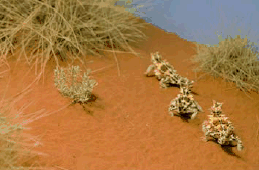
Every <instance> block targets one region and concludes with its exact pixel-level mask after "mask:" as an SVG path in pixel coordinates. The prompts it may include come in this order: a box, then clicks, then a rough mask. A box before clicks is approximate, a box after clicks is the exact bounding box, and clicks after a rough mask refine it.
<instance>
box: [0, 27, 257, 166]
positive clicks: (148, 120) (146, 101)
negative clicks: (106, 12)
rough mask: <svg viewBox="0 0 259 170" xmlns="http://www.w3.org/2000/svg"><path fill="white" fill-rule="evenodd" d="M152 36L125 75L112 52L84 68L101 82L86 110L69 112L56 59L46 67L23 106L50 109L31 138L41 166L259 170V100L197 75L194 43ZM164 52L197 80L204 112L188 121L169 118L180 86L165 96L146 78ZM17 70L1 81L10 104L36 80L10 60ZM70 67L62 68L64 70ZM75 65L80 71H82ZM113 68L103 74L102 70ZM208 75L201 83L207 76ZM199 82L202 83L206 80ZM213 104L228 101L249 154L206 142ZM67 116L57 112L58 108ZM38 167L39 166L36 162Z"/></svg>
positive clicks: (123, 57) (125, 59)
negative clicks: (57, 76)
mask: <svg viewBox="0 0 259 170" xmlns="http://www.w3.org/2000/svg"><path fill="white" fill-rule="evenodd" d="M145 33H146V35H147V36H148V37H149V38H148V40H147V41H145V42H142V43H141V44H140V45H139V46H138V47H134V50H136V51H137V52H138V53H140V57H136V56H134V55H133V54H128V53H118V54H117V58H118V61H119V66H120V76H118V69H117V66H116V62H115V60H114V56H113V53H110V52H106V53H105V54H106V55H105V56H103V57H96V56H85V59H84V60H85V61H86V62H87V63H86V64H85V65H84V66H83V65H82V64H80V63H79V62H75V64H79V65H80V66H81V68H91V69H92V71H93V73H92V74H91V76H92V78H93V79H95V80H96V81H97V82H98V86H96V87H95V88H94V90H93V94H94V95H95V96H96V99H95V101H93V102H90V103H88V104H87V105H86V106H85V108H83V107H82V106H81V105H80V104H75V105H70V106H68V107H65V106H67V105H69V103H70V99H69V98H65V97H62V95H61V94H60V93H59V92H58V91H57V89H56V88H55V85H54V74H53V69H54V68H55V63H54V60H50V61H49V63H48V64H47V67H46V69H45V74H44V77H45V78H44V83H43V81H42V80H41V81H40V82H39V83H38V84H37V83H34V84H33V85H32V91H31V92H30V93H29V94H26V95H25V96H24V98H23V100H22V101H20V102H18V103H17V105H16V107H17V108H20V107H22V106H23V105H24V104H27V103H29V102H33V104H32V105H31V106H29V107H28V108H26V109H25V110H24V112H25V114H29V113H33V112H35V111H37V110H40V109H45V111H46V113H52V112H54V113H53V114H50V115H49V116H46V117H43V118H41V119H39V120H36V121H35V122H33V123H31V124H30V127H31V129H30V130H29V133H30V134H32V135H36V136H39V135H42V138H41V143H42V145H39V146H38V147H36V148H35V150H36V151H40V152H44V153H46V154H47V155H48V156H39V157H37V158H35V160H34V161H38V162H47V164H48V165H51V166H54V167H56V168H57V169H61V168H59V167H62V168H64V169H68V170H184V169H188V170H219V169H220V170H230V169H232V170H256V169H259V154H258V153H259V144H258V138H257V134H258V127H259V122H258V120H257V117H258V118H259V95H258V94H257V93H255V92H251V93H249V96H250V97H251V98H249V97H248V96H247V95H246V94H245V93H244V92H242V91H240V90H239V89H237V88H236V87H235V86H234V84H233V83H229V82H228V83H227V82H225V81H224V80H223V79H221V78H213V77H211V76H209V75H204V76H202V75H203V73H198V74H195V73H194V72H193V71H192V69H193V68H194V67H195V65H194V64H192V63H191V62H190V61H189V59H190V58H191V57H193V55H195V50H194V49H193V47H194V44H193V43H192V42H188V41H186V40H183V39H181V38H179V37H178V36H177V35H175V34H171V33H167V32H165V31H163V30H161V29H159V28H156V27H154V26H152V25H149V26H148V27H147V28H146V29H145ZM156 51H159V52H160V54H161V55H162V56H163V57H164V58H165V59H167V61H169V62H170V63H171V64H172V65H173V66H174V67H175V69H176V70H177V71H178V73H179V74H181V75H182V76H185V77H187V78H188V79H190V80H194V81H195V84H194V88H193V91H194V92H195V93H197V94H195V95H194V99H195V100H197V101H198V103H199V104H200V105H201V107H202V108H203V110H204V111H205V112H204V113H199V114H198V116H197V117H196V119H194V120H190V121H189V122H184V121H182V120H181V119H180V118H179V117H171V116H170V115H169V114H168V111H167V110H168V107H169V104H170V101H171V100H172V99H174V98H175V97H176V96H177V94H178V93H179V89H178V88H177V87H170V88H168V89H161V88H160V87H159V81H158V80H157V79H156V78H155V77H145V76H144V74H143V73H144V72H145V71H146V69H147V67H148V65H149V64H151V61H150V53H153V52H156ZM9 63H10V66H11V68H12V69H11V71H10V73H8V76H6V77H3V78H1V79H0V84H1V87H4V88H2V89H1V91H0V95H1V96H2V95H3V93H4V91H5V87H6V84H7V82H8V81H9V79H8V78H9V76H10V77H11V79H10V83H9V85H8V90H7V91H6V98H8V97H10V96H12V95H15V94H17V93H19V92H21V91H22V90H23V89H24V88H26V87H27V86H28V85H29V84H31V83H32V80H33V78H35V77H36V76H35V73H34V72H35V71H34V69H32V70H31V71H30V72H29V73H28V74H27V75H26V73H27V72H28V69H29V66H28V65H27V64H25V62H19V63H17V65H16V67H15V64H16V61H15V56H14V58H11V59H9ZM62 64H63V65H65V64H64V63H61V65H62ZM75 64H74V65H75ZM105 66H107V68H104V69H103V70H99V71H98V69H101V68H103V67H105ZM200 76H202V77H200ZM199 77H200V78H199ZM212 100H216V101H218V102H223V103H224V104H223V111H224V114H226V115H227V116H228V117H229V118H230V120H231V121H232V122H233V124H234V127H235V131H236V133H237V135H238V136H240V138H241V139H242V141H243V144H244V147H245V149H244V150H243V151H240V152H239V151H237V149H236V148H235V147H233V148H231V147H230V148H229V147H221V146H220V145H218V144H216V143H215V142H213V141H209V142H204V141H202V139H201V137H203V135H204V134H203V132H202V130H201V124H202V122H203V121H204V120H205V119H207V115H208V114H209V110H208V109H209V108H210V107H211V106H212ZM62 107H65V108H64V109H62V110H60V111H58V112H55V111H57V110H58V109H60V108H62ZM31 161H32V160H31Z"/></svg>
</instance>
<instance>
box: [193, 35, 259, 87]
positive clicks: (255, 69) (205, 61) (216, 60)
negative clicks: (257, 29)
mask: <svg viewBox="0 0 259 170" xmlns="http://www.w3.org/2000/svg"><path fill="white" fill-rule="evenodd" d="M196 47H197V48H196V49H197V55H196V57H194V58H193V59H192V61H193V62H196V63H199V66H198V67H197V68H195V69H194V71H204V72H206V73H209V74H211V75H213V76H215V77H223V78H224V79H225V80H227V81H232V82H235V83H236V86H237V87H238V88H240V89H241V90H242V91H250V90H252V91H256V92H258V90H259V61H258V59H257V55H258V53H255V52H253V51H252V50H251V48H247V38H245V39H241V38H240V36H237V38H235V39H233V38H231V37H230V38H227V39H225V40H223V41H222V42H220V43H219V46H218V47H217V46H214V47H205V46H202V45H197V46H196Z"/></svg>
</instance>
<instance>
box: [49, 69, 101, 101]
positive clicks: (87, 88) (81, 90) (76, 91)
mask: <svg viewBox="0 0 259 170" xmlns="http://www.w3.org/2000/svg"><path fill="white" fill-rule="evenodd" d="M80 72H81V69H80V68H79V66H70V67H69V68H67V69H63V68H61V69H59V68H58V67H56V69H55V70H54V76H55V79H54V82H55V86H56V87H57V88H58V90H59V92H61V93H62V94H63V95H64V96H66V97H70V98H71V99H72V100H73V103H85V102H87V101H88V100H89V99H90V97H91V94H92V90H93V88H94V86H96V85H97V82H96V81H95V80H91V79H89V76H88V75H89V73H90V72H91V70H87V72H85V73H84V74H83V76H81V75H80Z"/></svg>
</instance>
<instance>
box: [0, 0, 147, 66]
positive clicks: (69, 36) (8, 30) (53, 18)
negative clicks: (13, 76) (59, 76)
mask: <svg viewBox="0 0 259 170" xmlns="http://www.w3.org/2000/svg"><path fill="white" fill-rule="evenodd" d="M115 2H116V0H106V1H105V0H102V1H101V0H1V1H0V55H1V56H2V55H4V54H8V53H10V52H11V54H13V53H14V51H15V50H16V49H19V59H20V57H21V56H25V60H26V62H27V63H28V64H33V66H34V65H35V64H36V65H38V64H41V67H40V68H41V71H44V68H45V66H46V63H47V62H48V60H49V59H50V57H54V59H55V61H56V64H57V65H58V66H59V64H58V61H59V60H58V59H59V58H61V59H63V60H66V59H68V58H70V59H72V60H74V59H79V60H80V61H81V62H83V61H82V60H81V59H80V57H81V56H82V55H83V56H84V55H86V54H94V55H100V54H99V53H101V52H102V51H103V50H105V47H106V46H112V48H113V47H115V46H117V47H120V49H121V50H122V51H130V52H132V53H134V54H137V53H135V52H134V50H133V49H132V48H131V46H130V45H133V44H135V43H136V42H138V41H139V40H143V39H146V36H145V35H144V34H143V32H142V31H141V28H143V27H144V26H145V25H146V23H145V22H140V21H139V19H138V18H136V17H134V16H133V14H132V13H130V12H127V11H126V10H125V8H124V7H121V6H114V4H115ZM111 51H115V50H114V49H113V50H111ZM67 54H71V56H70V55H67ZM36 68H37V67H36Z"/></svg>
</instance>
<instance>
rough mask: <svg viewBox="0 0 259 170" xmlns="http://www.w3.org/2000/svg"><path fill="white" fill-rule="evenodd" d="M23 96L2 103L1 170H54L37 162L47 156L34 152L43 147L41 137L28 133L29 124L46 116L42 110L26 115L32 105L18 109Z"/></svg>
mask: <svg viewBox="0 0 259 170" xmlns="http://www.w3.org/2000/svg"><path fill="white" fill-rule="evenodd" d="M27 92H28V91H27ZM23 95H25V93H22V94H20V95H17V96H16V97H12V98H9V99H2V100H1V101H0V129H1V131H0V170H13V169H23V170H31V169H33V170H36V169H48V170H51V169H54V168H51V167H47V166H46V165H45V164H44V165H43V164H42V163H39V162H38V161H37V158H38V157H39V156H40V155H43V156H46V155H47V154H44V153H40V152H36V151H34V150H33V149H34V148H35V147H37V146H38V145H41V142H40V136H33V135H30V134H29V133H27V132H26V131H27V130H28V129H30V127H28V124H30V123H31V122H33V121H35V120H37V119H39V118H40V117H41V116H43V115H45V114H44V113H43V110H40V111H37V112H35V113H30V114H26V115H25V114H24V109H26V108H27V107H28V106H29V105H30V104H27V105H24V106H23V107H21V108H19V109H16V102H18V101H19V100H21V99H22V98H23Z"/></svg>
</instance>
